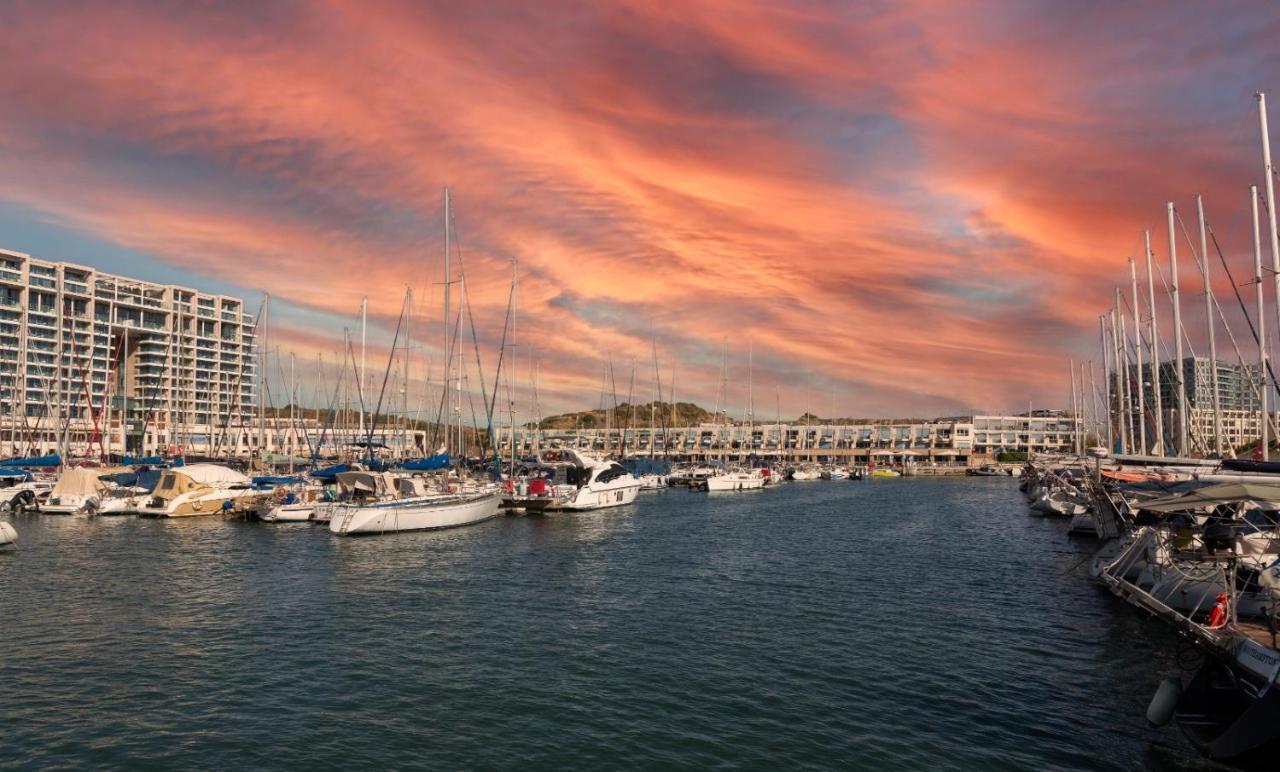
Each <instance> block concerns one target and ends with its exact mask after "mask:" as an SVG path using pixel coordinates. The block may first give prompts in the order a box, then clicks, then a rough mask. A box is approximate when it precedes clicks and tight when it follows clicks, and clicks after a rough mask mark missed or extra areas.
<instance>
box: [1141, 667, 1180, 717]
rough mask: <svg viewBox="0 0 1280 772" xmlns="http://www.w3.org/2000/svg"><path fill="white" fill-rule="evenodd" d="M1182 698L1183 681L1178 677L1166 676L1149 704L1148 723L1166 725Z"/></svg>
mask: <svg viewBox="0 0 1280 772" xmlns="http://www.w3.org/2000/svg"><path fill="white" fill-rule="evenodd" d="M1181 699H1182V683H1181V682H1179V681H1178V680H1177V679H1176V678H1166V679H1164V680H1163V681H1161V682H1160V685H1159V686H1158V687H1156V693H1155V694H1154V695H1152V697H1151V704H1150V705H1148V706H1147V723H1149V724H1151V726H1166V725H1168V723H1169V721H1170V719H1172V718H1173V711H1174V710H1175V709H1176V708H1177V707H1178V701H1179V700H1181Z"/></svg>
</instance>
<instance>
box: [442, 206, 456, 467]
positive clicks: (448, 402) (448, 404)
mask: <svg viewBox="0 0 1280 772" xmlns="http://www.w3.org/2000/svg"><path fill="white" fill-rule="evenodd" d="M449 206H450V204H449V189H448V188H445V189H444V322H443V324H442V325H441V328H442V331H443V332H442V337H441V339H442V341H443V346H442V347H441V351H442V352H443V353H444V381H443V384H444V386H443V388H444V393H445V399H444V400H443V401H444V403H445V412H446V415H444V416H442V419H443V422H444V425H445V427H446V428H445V431H444V444H445V452H446V453H448V452H449V451H451V450H452V451H453V452H454V453H455V454H456V453H457V449H456V448H454V446H453V427H452V420H451V419H452V416H451V415H449V413H452V412H453V400H452V399H451V398H450V397H449V376H450V374H452V372H453V351H452V350H451V349H450V344H451V341H450V338H449V325H450V322H451V321H452V317H451V316H450V315H449V300H450V296H451V295H452V294H453V285H452V284H451V282H452V280H453V276H452V274H450V273H449V220H450V216H449Z"/></svg>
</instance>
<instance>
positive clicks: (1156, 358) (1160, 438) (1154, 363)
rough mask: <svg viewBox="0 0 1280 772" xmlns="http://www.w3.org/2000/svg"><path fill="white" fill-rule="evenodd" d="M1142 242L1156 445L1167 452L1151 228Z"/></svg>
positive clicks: (1147, 230)
mask: <svg viewBox="0 0 1280 772" xmlns="http://www.w3.org/2000/svg"><path fill="white" fill-rule="evenodd" d="M1142 243H1143V248H1144V249H1146V251H1147V311H1148V313H1149V314H1150V317H1151V396H1152V399H1154V400H1155V403H1156V446H1157V447H1158V448H1159V451H1158V453H1160V454H1163V453H1164V452H1165V449H1164V405H1163V404H1162V400H1163V399H1164V397H1163V396H1162V395H1161V394H1160V345H1159V331H1160V328H1159V326H1158V325H1157V321H1156V280H1155V272H1154V271H1153V270H1152V266H1151V258H1152V254H1151V231H1150V230H1149V229H1146V228H1144V229H1143V231H1142Z"/></svg>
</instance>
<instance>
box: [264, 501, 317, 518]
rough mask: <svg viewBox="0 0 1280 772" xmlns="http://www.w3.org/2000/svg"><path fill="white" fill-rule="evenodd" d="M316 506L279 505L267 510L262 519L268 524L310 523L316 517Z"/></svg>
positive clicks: (311, 504)
mask: <svg viewBox="0 0 1280 772" xmlns="http://www.w3.org/2000/svg"><path fill="white" fill-rule="evenodd" d="M315 511H316V505H315V504H313V503H307V504H277V505H276V506H274V507H272V508H271V509H269V510H267V512H266V514H264V515H263V516H262V519H263V520H264V521H266V522H268V523H308V522H310V521H311V519H312V517H314V516H315Z"/></svg>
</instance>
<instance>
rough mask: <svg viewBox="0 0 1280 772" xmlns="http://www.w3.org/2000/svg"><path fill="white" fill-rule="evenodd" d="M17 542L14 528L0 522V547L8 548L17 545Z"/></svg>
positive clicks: (16, 533)
mask: <svg viewBox="0 0 1280 772" xmlns="http://www.w3.org/2000/svg"><path fill="white" fill-rule="evenodd" d="M17 542H18V532H17V531H16V530H14V527H13V526H12V525H9V524H8V523H5V522H0V547H8V546H9V545H12V544H17Z"/></svg>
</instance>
